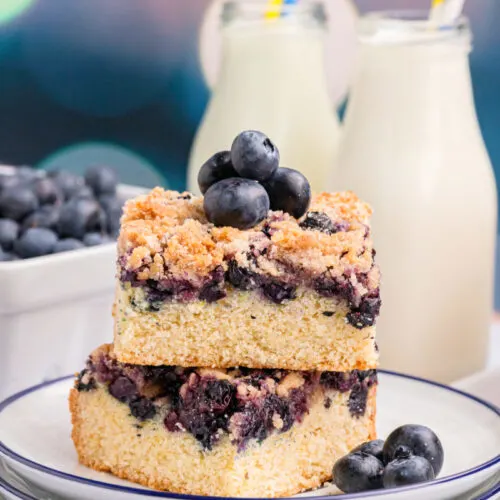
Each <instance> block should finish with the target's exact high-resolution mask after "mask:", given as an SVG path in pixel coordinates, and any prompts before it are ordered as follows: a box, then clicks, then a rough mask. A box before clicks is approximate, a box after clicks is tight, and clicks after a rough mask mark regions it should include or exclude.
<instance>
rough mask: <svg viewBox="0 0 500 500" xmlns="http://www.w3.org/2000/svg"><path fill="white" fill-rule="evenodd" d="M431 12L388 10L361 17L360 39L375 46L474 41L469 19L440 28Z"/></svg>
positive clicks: (463, 18)
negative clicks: (430, 15) (431, 17)
mask: <svg viewBox="0 0 500 500" xmlns="http://www.w3.org/2000/svg"><path fill="white" fill-rule="evenodd" d="M428 17H429V11H423V10H388V11H375V12H368V13H367V14H365V15H364V16H362V17H361V19H360V21H359V25H358V38H359V40H360V41H361V42H362V43H366V44H372V45H398V44H408V43H436V42H445V41H452V40H458V39H461V40H466V41H469V42H470V38H471V32H470V28H469V21H468V19H467V18H466V17H465V16H461V17H459V18H458V19H457V20H456V21H454V22H452V23H449V24H445V25H440V26H436V25H434V24H433V23H432V22H431V21H430V20H429V18H428Z"/></svg>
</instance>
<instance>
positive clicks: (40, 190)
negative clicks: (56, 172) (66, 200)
mask: <svg viewBox="0 0 500 500" xmlns="http://www.w3.org/2000/svg"><path fill="white" fill-rule="evenodd" d="M33 190H34V191H35V194H36V195H37V197H38V201H39V202H40V205H46V204H54V203H58V202H60V201H62V199H63V194H62V192H61V190H60V189H59V188H58V187H57V184H56V183H55V182H54V180H53V179H51V178H50V177H42V178H40V179H36V180H35V181H34V183H33Z"/></svg>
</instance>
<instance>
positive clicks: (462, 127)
mask: <svg viewBox="0 0 500 500" xmlns="http://www.w3.org/2000/svg"><path fill="white" fill-rule="evenodd" d="M470 47H471V37H470V32H469V28H468V25H467V23H466V21H465V20H463V19H462V20H460V21H458V22H457V23H456V25H454V26H451V27H448V28H447V29H445V30H433V29H430V28H429V26H428V24H427V22H426V21H425V20H419V19H418V18H413V17H405V16H403V17H401V16H400V15H399V16H395V15H391V14H372V15H368V16H367V17H366V18H365V19H363V20H362V22H361V26H360V60H359V67H358V73H357V77H356V78H355V83H354V86H353V88H352V92H351V96H350V102H349V105H348V109H347V114H346V119H345V129H344V136H343V143H342V145H341V147H340V152H339V158H338V168H337V170H336V172H335V174H334V177H333V179H334V186H335V188H336V189H352V190H354V191H355V192H356V193H357V194H358V195H359V196H360V197H362V198H363V199H365V200H366V201H368V202H369V203H370V204H371V205H372V206H373V208H374V211H375V213H374V217H373V237H374V240H375V246H376V248H377V259H378V262H379V264H380V267H381V270H382V287H381V294H382V299H383V306H382V312H381V316H380V319H379V321H378V325H377V326H378V329H377V334H378V339H379V345H380V352H381V363H382V367H383V368H390V369H395V370H399V371H404V372H409V373H412V374H418V375H423V376H426V377H430V378H434V379H437V380H441V381H445V382H450V381H452V380H455V379H458V378H460V377H463V376H466V375H468V374H470V373H473V372H475V371H477V370H480V369H481V368H483V367H484V364H485V356H486V349H487V341H488V332H489V326H490V321H491V314H492V292H493V263H494V247H495V233H496V213H497V200H496V189H495V181H494V176H493V171H492V168H491V164H490V161H489V159H488V155H487V152H486V149H485V145H484V143H483V139H482V137H481V133H480V129H479V125H478V122H477V118H476V113H475V108H474V102H473V95H472V89H471V80H470V73H469V65H468V53H469V51H470Z"/></svg>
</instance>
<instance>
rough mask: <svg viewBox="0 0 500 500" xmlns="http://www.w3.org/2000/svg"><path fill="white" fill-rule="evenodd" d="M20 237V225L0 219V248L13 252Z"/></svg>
mask: <svg viewBox="0 0 500 500" xmlns="http://www.w3.org/2000/svg"><path fill="white" fill-rule="evenodd" d="M18 236H19V224H18V223H17V222H15V221H13V220H11V219H0V247H1V248H3V249H4V250H11V249H12V246H13V245H14V241H16V239H17V237H18Z"/></svg>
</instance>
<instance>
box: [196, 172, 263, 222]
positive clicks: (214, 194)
mask: <svg viewBox="0 0 500 500" xmlns="http://www.w3.org/2000/svg"><path fill="white" fill-rule="evenodd" d="M203 206H204V208H205V214H206V216H207V219H208V220H209V221H210V222H212V223H214V224H215V225H216V226H232V227H237V228H238V229H249V228H251V227H253V226H255V225H256V224H258V223H259V222H260V221H262V220H263V219H264V218H265V217H266V216H267V212H268V211H269V197H268V196H267V193H266V191H265V189H264V188H263V187H262V186H261V185H260V184H259V183H258V182H255V181H252V180H249V179H240V178H231V179H224V180H222V181H219V182H217V183H216V184H214V185H213V186H211V187H210V188H209V189H208V191H207V192H206V194H205V199H204V202H203Z"/></svg>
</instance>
